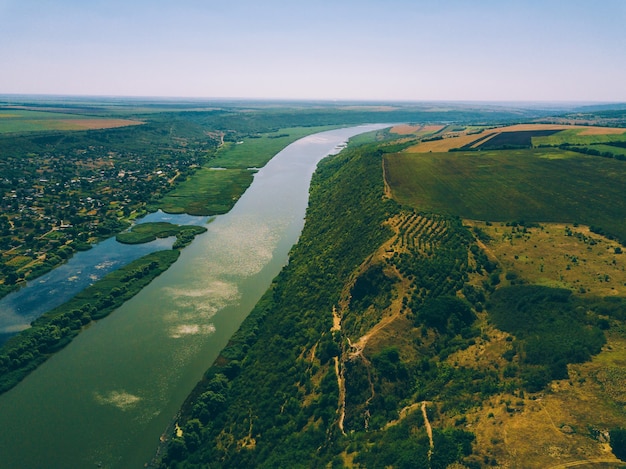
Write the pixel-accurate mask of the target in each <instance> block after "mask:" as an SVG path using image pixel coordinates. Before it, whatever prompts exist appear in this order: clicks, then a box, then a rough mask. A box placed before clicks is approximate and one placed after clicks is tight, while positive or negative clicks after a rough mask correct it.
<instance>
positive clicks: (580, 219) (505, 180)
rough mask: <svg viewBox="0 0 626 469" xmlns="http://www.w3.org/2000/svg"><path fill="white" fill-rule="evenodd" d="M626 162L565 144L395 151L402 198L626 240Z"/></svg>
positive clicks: (475, 215) (395, 185) (426, 206)
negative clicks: (575, 226) (573, 226)
mask: <svg viewBox="0 0 626 469" xmlns="http://www.w3.org/2000/svg"><path fill="white" fill-rule="evenodd" d="M625 169H626V167H625V166H624V162H622V161H617V160H613V159H605V158H597V157H593V156H587V155H581V154H578V153H573V152H568V151H563V150H559V149H534V150H510V151H506V152H502V151H491V152H488V151H483V152H453V153H428V154H419V155H416V154H409V153H400V154H393V155H388V156H387V157H386V158H385V171H386V175H387V182H388V183H389V185H390V186H391V190H392V193H393V195H394V197H395V198H397V200H398V201H400V202H401V203H403V204H407V205H410V206H413V207H419V208H420V209H422V210H430V211H435V212H441V213H448V214H454V215H458V216H461V217H463V218H471V219H478V220H489V221H515V220H526V221H535V222H539V221H553V222H556V221H560V222H569V223H581V224H587V225H594V226H599V227H602V228H603V229H604V230H606V231H607V232H608V233H611V234H612V235H614V236H617V237H618V238H620V239H622V240H626V227H625V226H624V223H623V220H624V218H625V216H626V192H625V191H624V182H623V174H624V170H625Z"/></svg>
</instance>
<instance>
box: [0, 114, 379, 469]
mask: <svg viewBox="0 0 626 469" xmlns="http://www.w3.org/2000/svg"><path fill="white" fill-rule="evenodd" d="M383 127H385V126H384V125H369V126H359V127H352V128H348V129H339V130H332V131H329V132H323V133H319V134H315V135H311V136H309V137H305V138H303V139H301V140H298V141H297V142H295V143H293V144H291V145H289V146H288V147H287V148H285V149H284V150H283V151H281V152H280V153H278V155H276V156H275V157H274V158H273V159H272V160H271V161H270V162H269V163H268V164H267V165H266V166H265V167H264V168H262V169H261V170H260V171H259V172H258V173H257V174H256V175H255V178H254V182H253V184H252V185H251V186H250V188H249V189H248V190H247V191H246V193H245V194H244V195H243V196H242V197H241V199H240V200H239V201H238V202H237V204H236V205H235V207H234V208H233V209H232V210H231V211H230V212H229V213H228V214H226V215H221V216H218V217H215V219H214V220H213V222H212V223H210V224H209V225H207V228H208V231H207V232H206V233H204V234H202V235H200V236H198V237H196V239H195V240H194V242H193V243H192V244H191V245H190V246H188V247H186V248H185V249H184V250H183V251H182V254H181V257H180V258H179V260H178V261H177V262H176V263H175V264H174V265H173V266H172V267H171V268H170V269H169V270H168V271H167V272H165V273H163V274H162V275H161V276H160V277H158V278H157V279H155V280H154V281H153V282H152V283H151V284H150V285H148V286H147V287H146V288H144V289H143V290H142V291H141V292H140V293H139V294H138V295H136V296H135V297H134V298H132V299H131V300H130V301H128V302H126V303H125V304H124V305H123V306H122V307H120V308H119V309H117V310H116V311H115V312H113V313H112V314H111V315H110V316H108V317H107V318H105V319H103V320H101V321H99V322H97V323H95V324H93V325H92V326H90V327H89V328H87V329H86V330H85V331H83V332H82V333H81V334H80V335H79V336H78V337H77V338H76V339H74V341H73V342H72V343H71V344H70V345H69V346H67V347H66V348H65V349H63V350H62V351H60V352H59V353H57V354H56V355H54V356H53V357H52V358H51V359H49V360H48V361H47V362H46V363H44V364H43V365H42V366H40V367H39V368H38V369H37V370H36V371H34V372H33V373H31V374H30V375H29V376H28V377H27V378H26V379H25V380H24V381H23V382H22V383H20V384H19V385H18V386H17V387H15V388H13V389H12V390H11V391H9V392H7V393H5V394H3V395H1V396H0V467H1V468H20V469H22V468H24V469H27V468H50V469H52V468H94V467H107V468H140V467H143V466H144V464H145V463H146V462H148V461H149V460H150V459H151V457H152V456H153V454H154V451H155V449H156V447H157V445H158V443H159V437H160V436H161V435H162V433H163V431H164V429H165V428H166V427H167V426H168V424H169V423H170V422H171V420H172V418H173V417H174V416H175V414H176V412H177V411H178V409H179V408H180V406H181V404H182V403H183V401H184V399H185V398H186V396H187V395H188V394H189V393H190V392H191V390H192V389H193V387H194V386H195V384H196V383H197V382H198V381H199V379H200V378H201V376H202V374H203V372H204V371H205V370H206V369H207V368H208V367H209V365H210V364H211V363H212V362H213V360H214V359H215V358H216V356H217V355H218V353H219V351H220V350H221V349H222V348H223V347H224V346H225V345H226V343H227V341H228V339H229V338H230V336H231V335H232V334H233V333H234V332H235V331H236V330H237V328H238V327H239V325H240V324H241V322H242V321H243V320H244V319H245V317H246V316H247V315H248V314H249V312H250V311H251V310H252V308H253V306H254V305H255V303H256V302H257V301H258V300H259V298H260V297H261V295H262V294H263V293H264V292H265V290H267V288H268V287H269V284H270V283H271V280H272V279H273V278H274V277H275V276H276V275H277V274H278V272H279V271H280V269H281V268H282V267H283V266H284V265H285V263H286V262H287V260H288V253H289V250H290V249H291V247H292V246H293V244H294V243H295V242H296V241H297V239H298V236H299V235H300V232H301V230H302V227H303V224H304V214H305V210H306V206H307V201H308V189H309V182H310V179H311V175H312V173H313V171H314V170H315V167H316V165H317V163H318V162H319V160H320V159H322V158H323V157H325V156H326V155H328V154H331V153H333V152H334V151H335V150H336V149H337V148H338V146H339V145H341V144H342V143H343V142H345V141H347V139H349V138H350V137H352V136H354V135H357V134H359V133H363V132H367V131H370V130H375V129H380V128H383Z"/></svg>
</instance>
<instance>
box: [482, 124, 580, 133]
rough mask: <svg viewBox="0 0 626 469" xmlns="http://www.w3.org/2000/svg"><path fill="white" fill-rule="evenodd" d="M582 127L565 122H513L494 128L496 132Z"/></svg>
mask: <svg viewBox="0 0 626 469" xmlns="http://www.w3.org/2000/svg"><path fill="white" fill-rule="evenodd" d="M577 128H581V129H584V128H586V127H583V126H580V125H566V124H515V125H509V126H506V127H499V128H497V129H494V131H496V132H524V131H529V130H568V129H577Z"/></svg>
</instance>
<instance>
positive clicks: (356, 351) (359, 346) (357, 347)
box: [348, 313, 400, 359]
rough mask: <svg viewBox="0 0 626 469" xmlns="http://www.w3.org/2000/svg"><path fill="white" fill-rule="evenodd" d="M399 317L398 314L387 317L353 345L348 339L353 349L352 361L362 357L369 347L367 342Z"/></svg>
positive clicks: (351, 353)
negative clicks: (366, 347) (364, 350)
mask: <svg viewBox="0 0 626 469" xmlns="http://www.w3.org/2000/svg"><path fill="white" fill-rule="evenodd" d="M399 315H400V314H399V313H398V314H393V315H392V316H387V317H386V318H383V319H382V320H381V321H380V322H379V323H378V324H376V325H375V326H374V327H372V328H371V329H370V330H369V331H368V332H367V334H365V335H362V336H361V337H360V338H359V340H358V341H357V342H354V343H352V342H351V341H350V339H349V338H348V343H349V344H350V348H351V349H352V350H351V352H350V359H352V358H355V357H357V356H358V355H361V353H362V352H363V349H364V348H365V346H366V345H367V341H368V340H369V339H370V338H371V337H372V336H374V335H376V334H377V333H378V332H380V330H381V329H383V328H384V327H386V326H388V325H389V324H391V323H392V322H393V321H395V320H396V318H398V316H399Z"/></svg>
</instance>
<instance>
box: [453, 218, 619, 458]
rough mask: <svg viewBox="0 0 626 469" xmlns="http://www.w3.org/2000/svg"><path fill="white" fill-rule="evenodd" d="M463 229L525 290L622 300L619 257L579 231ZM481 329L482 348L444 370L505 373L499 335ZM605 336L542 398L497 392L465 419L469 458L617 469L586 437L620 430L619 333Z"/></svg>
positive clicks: (615, 329)
mask: <svg viewBox="0 0 626 469" xmlns="http://www.w3.org/2000/svg"><path fill="white" fill-rule="evenodd" d="M466 223H467V224H469V225H471V226H478V227H479V228H480V229H481V230H483V231H484V232H485V233H486V234H488V235H489V236H490V238H491V239H490V240H489V241H488V242H486V250H487V252H488V253H489V254H490V256H491V257H492V258H493V259H494V260H497V262H498V264H499V265H500V266H501V267H502V269H503V270H504V271H505V272H515V273H516V274H518V279H522V280H524V281H525V282H527V283H529V284H538V285H545V286H555V287H556V286H559V287H566V288H570V289H573V290H575V292H576V294H581V293H580V288H581V287H583V288H584V289H585V293H584V296H589V297H591V296H593V297H603V296H615V295H619V296H624V295H626V270H625V263H626V258H623V256H624V254H619V255H616V254H615V251H614V248H615V247H616V244H615V243H614V242H612V241H610V240H607V239H605V238H602V237H601V236H598V235H595V234H593V233H590V232H589V230H588V229H587V228H586V227H582V226H579V227H573V226H569V227H566V225H563V224H545V225H541V226H540V227H535V228H527V229H522V228H520V227H510V226H505V225H501V224H496V223H494V224H491V225H489V224H485V223H482V222H480V223H477V222H466ZM574 259H575V261H574ZM614 261H615V263H614ZM541 265H543V268H541ZM568 265H569V266H570V269H568V267H567V266H568ZM599 272H601V273H608V274H609V276H610V281H609V282H606V281H604V280H600V278H599V276H598V273H599ZM474 275H475V274H474ZM502 277H504V276H502ZM503 283H504V284H506V283H508V282H507V281H505V280H504V279H503ZM483 321H484V319H483ZM483 321H481V329H482V330H483V337H488V340H486V341H479V342H478V343H477V344H476V345H475V346H472V347H470V348H469V349H467V350H465V351H462V352H459V353H457V354H455V355H452V356H450V357H449V359H448V360H449V361H450V362H455V361H456V362H458V363H459V364H460V365H462V366H469V367H478V368H481V369H488V368H493V367H498V368H504V367H505V366H506V365H507V363H506V362H503V360H502V354H503V352H504V351H505V350H506V349H507V348H510V343H509V342H508V341H507V334H504V333H502V332H500V331H498V330H494V329H493V325H491V324H489V323H487V322H486V321H484V322H483ZM606 336H607V344H606V346H605V347H604V348H603V351H602V352H600V353H599V354H598V355H596V356H594V357H593V358H592V360H591V361H589V362H586V363H581V364H573V365H569V366H568V370H569V376H570V378H569V379H568V380H559V381H553V382H552V383H551V384H550V387H549V390H548V391H547V392H545V393H541V394H535V395H533V394H526V395H522V394H520V393H519V392H515V393H513V394H511V393H507V392H503V393H500V394H497V395H495V396H493V397H492V398H490V399H489V400H487V401H485V402H484V403H483V404H482V406H480V407H477V408H475V409H472V410H471V411H470V412H468V413H467V416H466V418H467V422H468V423H469V424H471V426H472V432H473V433H474V434H475V435H476V444H475V447H474V448H475V454H476V455H477V456H479V457H480V459H483V458H488V459H495V460H497V462H498V463H499V465H500V466H501V467H515V466H516V465H519V464H520V462H521V461H527V462H528V467H557V466H555V465H556V464H558V463H561V464H565V463H575V462H579V463H580V464H581V465H580V467H623V465H621V464H619V462H618V461H617V460H616V459H615V458H614V457H613V456H612V454H611V453H610V451H609V450H608V445H607V444H606V443H602V442H601V441H598V439H597V436H594V435H595V434H594V432H595V431H597V430H600V431H602V430H608V429H610V428H613V427H624V426H626V411H625V408H624V403H625V402H626V393H625V392H624V387H623V382H624V379H625V378H626V376H625V374H624V371H623V370H624V363H626V334H625V331H624V326H622V325H619V324H618V323H617V322H614V323H612V324H611V329H610V330H608V331H606ZM504 435H506V436H505V437H504ZM592 461H598V462H599V461H605V462H604V464H605V465H600V464H598V463H592ZM524 467H525V466H524ZM559 467H561V466H559Z"/></svg>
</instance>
